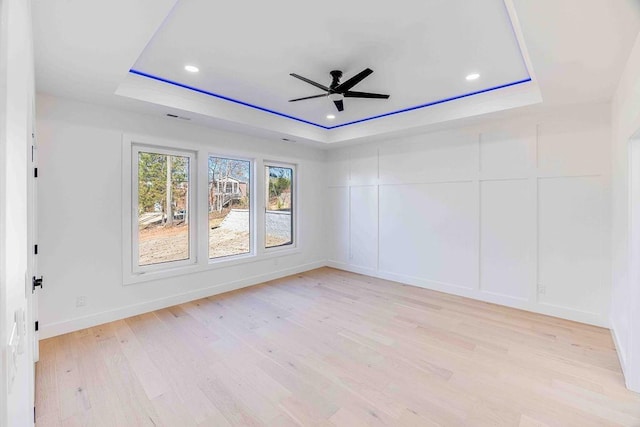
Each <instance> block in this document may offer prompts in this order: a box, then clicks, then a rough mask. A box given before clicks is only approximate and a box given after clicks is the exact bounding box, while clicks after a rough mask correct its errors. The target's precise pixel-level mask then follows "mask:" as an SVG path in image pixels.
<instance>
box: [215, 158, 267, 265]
mask: <svg viewBox="0 0 640 427" xmlns="http://www.w3.org/2000/svg"><path fill="white" fill-rule="evenodd" d="M209 157H217V158H220V159H228V160H241V161H246V162H249V190H250V193H249V252H248V253H244V254H236V255H227V256H222V257H216V258H210V256H211V254H209V233H210V232H211V230H209V217H208V216H207V259H208V263H209V264H211V265H219V264H222V263H228V262H230V261H237V260H242V259H244V258H254V257H255V256H256V241H257V239H256V233H257V229H256V207H255V206H256V205H255V203H256V194H257V193H256V181H257V179H256V171H257V168H256V159H255V158H250V157H245V156H239V155H236V154H226V153H219V152H209V153H208V155H207V190H208V188H209ZM206 204H207V215H208V212H209V197H208V195H207V199H206Z"/></svg>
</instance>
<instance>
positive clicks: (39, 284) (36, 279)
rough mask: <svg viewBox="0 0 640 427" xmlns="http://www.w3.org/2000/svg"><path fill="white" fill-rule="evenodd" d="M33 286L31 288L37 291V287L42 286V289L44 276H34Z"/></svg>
mask: <svg viewBox="0 0 640 427" xmlns="http://www.w3.org/2000/svg"><path fill="white" fill-rule="evenodd" d="M32 280H33V288H32V289H31V290H32V291H35V290H36V288H37V287H40V289H42V276H40V278H39V279H38V278H37V277H36V276H33V279H32Z"/></svg>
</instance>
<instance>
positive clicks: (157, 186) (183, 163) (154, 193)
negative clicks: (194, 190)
mask: <svg viewBox="0 0 640 427" xmlns="http://www.w3.org/2000/svg"><path fill="white" fill-rule="evenodd" d="M188 177H189V159H188V158H187V157H181V156H171V182H172V201H175V200H176V198H177V197H180V196H182V197H184V194H185V192H186V182H187V181H188ZM166 198H167V156H166V155H164V154H157V153H144V152H140V153H139V155H138V214H142V213H145V212H154V211H156V210H158V209H159V210H160V211H162V212H164V211H165V206H166Z"/></svg>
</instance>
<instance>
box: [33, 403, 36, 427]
mask: <svg viewBox="0 0 640 427" xmlns="http://www.w3.org/2000/svg"><path fill="white" fill-rule="evenodd" d="M33 423H34V424H35V423H36V407H35V406H34V407H33Z"/></svg>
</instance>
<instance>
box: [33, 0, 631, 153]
mask: <svg viewBox="0 0 640 427" xmlns="http://www.w3.org/2000/svg"><path fill="white" fill-rule="evenodd" d="M250 6H251V11H250V13H248V11H247V10H246V9H247V5H246V3H243V2H228V3H225V4H224V5H223V7H221V3H218V2H210V1H205V0H189V1H186V0H180V1H177V2H176V0H111V1H109V2H87V1H83V0H34V3H33V12H34V33H35V52H36V83H37V87H38V90H40V91H42V92H47V93H52V94H54V95H58V96H64V97H70V98H76V99H80V100H83V101H88V102H94V103H101V104H107V105H113V106H117V107H120V108H125V109H131V110H136V111H142V112H146V113H149V114H154V115H158V114H165V113H166V112H180V113H181V115H187V116H189V117H191V118H192V119H193V120H192V123H200V124H204V125H208V126H216V127H221V128H226V129H232V130H235V131H246V132H249V133H253V134H261V133H263V134H264V135H265V136H268V137H269V138H273V137H290V139H297V140H300V141H320V142H339V141H345V140H351V139H356V138H361V137H363V136H368V135H380V134H385V133H390V132H400V131H406V130H407V129H409V128H416V127H424V126H429V125H433V124H436V123H442V122H444V121H450V120H456V119H461V118H465V117H471V116H476V115H479V114H487V113H491V112H494V111H500V110H505V109H508V108H515V107H521V106H525V105H530V104H534V103H536V102H539V101H540V100H541V97H540V93H541V94H542V99H543V100H544V103H543V106H557V105H562V104H574V103H576V104H577V103H585V102H595V101H603V100H608V99H610V98H611V96H612V94H613V90H614V88H615V86H616V84H617V80H618V78H619V76H620V73H621V71H622V67H623V66H624V63H625V60H626V58H627V56H628V54H629V52H630V49H631V46H632V44H633V42H634V40H635V37H636V35H637V33H638V30H639V29H640V11H639V8H638V2H637V1H636V0H615V1H613V0H611V1H609V0H607V1H605V0H555V1H552V0H536V1H530V0H504V2H503V0H477V1H473V2H470V1H468V0H466V1H465V0H455V1H454V0H430V1H425V0H422V1H417V0H416V1H414V0H405V1H400V2H386V3H385V2H383V3H371V2H364V1H362V0H357V1H356V0H354V1H352V2H341V3H338V2H337V1H334V0H328V1H326V2H324V3H323V4H322V7H321V8H320V9H319V10H316V9H314V8H311V7H307V6H302V5H301V4H300V2H294V1H293V0H278V1H275V2H254V3H252V4H251V5H250ZM185 63H193V64H195V65H198V66H199V67H200V69H201V72H200V73H198V74H197V75H190V74H187V73H186V72H185V71H184V70H183V68H182V67H183V66H184V64H185ZM365 67H370V68H372V69H373V70H374V74H372V75H371V76H370V77H369V78H367V79H366V80H364V81H363V82H362V83H360V84H359V85H358V86H356V87H355V88H354V90H361V91H372V92H380V93H389V94H390V95H391V98H390V99H389V100H387V101H385V100H357V99H345V111H344V113H343V114H341V115H340V114H339V113H335V109H334V108H333V106H332V104H331V103H330V102H329V101H328V100H327V99H325V98H320V99H315V100H310V101H302V102H299V103H288V102H287V100H288V99H290V98H296V97H301V96H307V95H313V94H318V93H320V91H317V90H316V89H315V88H314V87H312V86H310V85H307V84H305V83H304V82H301V81H298V80H296V79H294V78H293V77H290V76H289V75H288V74H289V73H291V72H295V73H298V74H301V75H303V76H306V77H308V78H311V79H313V80H317V81H318V82H320V83H323V84H328V83H329V75H328V71H330V70H331V69H334V68H338V69H341V70H343V71H344V72H345V77H344V78H343V80H344V79H346V78H348V77H350V76H351V75H353V74H355V73H357V72H359V71H360V70H362V69H363V68H365ZM130 68H135V69H137V70H140V71H144V72H147V73H150V74H154V75H157V76H160V77H163V78H166V79H170V80H173V81H176V82H180V83H183V84H185V85H189V86H194V87H197V88H199V89H203V90H206V91H210V92H213V93H216V94H220V95H225V96H228V97H231V98H234V99H238V100H241V101H244V102H247V103H251V104H255V105H258V106H260V107H264V108H269V109H272V110H275V111H278V112H281V113H284V114H288V115H291V116H294V117H299V118H302V119H304V120H308V121H311V122H314V123H318V124H320V125H322V126H334V125H335V124H340V123H345V122H350V121H353V120H359V119H362V118H366V117H370V116H375V115H378V114H384V113H387V112H392V111H396V110H399V109H403V108H407V107H412V106H415V105H420V104H425V103H429V102H433V101H437V100H439V99H443V98H447V97H452V96H458V95H462V94H467V93H469V92H474V91H476V90H482V89H486V88H489V87H493V86H499V85H502V84H508V83H511V82H514V81H519V80H522V79H526V78H527V77H528V76H529V75H531V77H532V79H533V81H532V82H529V83H525V84H521V85H517V86H514V87H509V88H506V89H500V90H495V91H491V92H488V93H483V94H480V95H474V96H470V97H466V98H463V99H459V100H455V101H451V102H447V103H445V104H439V105H436V106H433V107H427V108H424V109H421V110H415V111H411V112H408V113H402V114H397V115H393V116H390V117H385V118H381V119H376V120H371V121H367V122H364V123H360V124H355V125H350V126H346V127H341V128H338V129H333V130H325V129H323V128H319V127H316V126H312V125H308V124H304V123H301V122H296V121H294V120H290V119H287V118H283V117H280V116H277V115H274V114H270V113H266V112H263V111H259V110H255V109H251V108H249V107H245V106H242V105H239V104H234V103H230V102H228V101H224V100H221V99H217V98H215V97H212V96H208V95H205V94H202V93H196V92H193V91H190V90H187V89H184V88H181V87H177V86H174V85H169V84H166V83H162V82H159V81H155V80H152V79H148V78H145V77H140V76H137V75H133V74H131V73H129V69H130ZM471 72H478V73H480V74H481V78H480V79H478V80H476V81H474V82H471V83H470V82H467V81H466V80H465V79H464V76H466V74H468V73H471ZM331 112H333V113H335V115H336V116H337V119H336V120H335V121H333V122H331V123H327V120H326V119H325V117H324V116H325V115H326V114H327V113H331Z"/></svg>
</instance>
